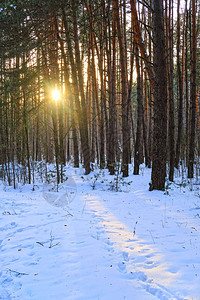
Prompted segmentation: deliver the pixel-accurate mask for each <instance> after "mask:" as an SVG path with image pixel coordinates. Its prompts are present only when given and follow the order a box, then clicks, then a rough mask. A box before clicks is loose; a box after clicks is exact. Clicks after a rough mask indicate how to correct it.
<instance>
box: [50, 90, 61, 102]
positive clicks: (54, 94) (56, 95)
mask: <svg viewBox="0 0 200 300" xmlns="http://www.w3.org/2000/svg"><path fill="white" fill-rule="evenodd" d="M52 98H53V100H54V101H56V102H57V101H58V100H59V99H60V92H59V91H58V90H57V89H55V90H53V91H52Z"/></svg>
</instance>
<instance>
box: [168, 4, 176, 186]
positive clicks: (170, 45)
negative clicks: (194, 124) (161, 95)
mask: <svg viewBox="0 0 200 300" xmlns="http://www.w3.org/2000/svg"><path fill="white" fill-rule="evenodd" d="M168 26H169V28H168V34H169V43H168V49H169V60H168V61H169V67H168V72H169V73H168V80H169V83H168V89H169V151H170V154H169V155H170V168H169V180H170V181H173V180H174V165H175V148H174V129H175V124H174V92H173V69H174V66H173V0H170V3H169V24H168Z"/></svg>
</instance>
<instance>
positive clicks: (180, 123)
mask: <svg viewBox="0 0 200 300" xmlns="http://www.w3.org/2000/svg"><path fill="white" fill-rule="evenodd" d="M179 8H180V0H178V5H177V75H178V95H179V97H178V137H177V142H176V161H175V166H176V168H178V167H179V160H180V151H181V144H182V132H183V80H182V72H181V62H180V12H179Z"/></svg>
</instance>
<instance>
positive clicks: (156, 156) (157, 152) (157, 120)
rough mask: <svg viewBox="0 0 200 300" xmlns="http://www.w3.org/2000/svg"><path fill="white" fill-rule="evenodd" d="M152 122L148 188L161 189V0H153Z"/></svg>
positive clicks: (163, 98)
mask: <svg viewBox="0 0 200 300" xmlns="http://www.w3.org/2000/svg"><path fill="white" fill-rule="evenodd" d="M153 41H154V46H153V48H154V74H155V81H154V83H155V86H154V124H153V162H152V175H151V179H152V183H151V185H150V190H153V189H156V190H163V189H164V188H165V176H166V138H167V136H166V135H167V90H166V76H165V72H166V66H165V63H166V61H165V59H166V58H165V34H164V22H163V8H162V0H153Z"/></svg>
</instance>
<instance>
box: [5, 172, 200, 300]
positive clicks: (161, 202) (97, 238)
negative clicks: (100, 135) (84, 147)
mask: <svg viewBox="0 0 200 300" xmlns="http://www.w3.org/2000/svg"><path fill="white" fill-rule="evenodd" d="M141 171H142V172H141V173H142V174H141V175H139V176H133V175H131V176H130V177H129V178H127V179H125V180H121V179H120V180H119V183H118V184H117V183H116V180H114V177H111V176H109V175H108V173H107V171H101V172H100V171H99V170H95V171H94V172H93V173H91V174H90V175H87V176H85V175H83V174H84V172H83V169H78V170H75V169H72V168H68V169H67V171H66V173H67V176H68V180H67V181H66V183H65V184H64V185H63V188H62V189H60V191H59V192H58V193H56V192H53V191H50V188H48V186H47V185H43V184H41V183H40V184H39V183H38V185H35V188H34V189H35V190H34V191H32V186H28V185H26V186H21V187H19V188H18V189H17V190H14V189H13V188H11V187H6V186H4V185H3V183H1V185H0V262H1V265H0V299H4V300H9V299H20V300H26V299H35V300H51V299H52V300H54V299H57V300H78V299H79V300H97V299H100V300H123V299H126V300H146V299H147V300H151V299H200V191H198V188H199V186H198V185H195V184H193V185H192V184H188V185H186V186H185V185H184V184H182V183H180V184H173V185H171V186H170V188H169V189H168V190H167V192H161V191H152V192H149V190H148V188H149V184H148V183H149V181H150V170H148V169H142V170H141ZM115 179H116V177H115ZM180 182H181V181H180ZM194 182H195V180H194ZM67 183H69V184H67ZM116 185H117V188H118V191H116Z"/></svg>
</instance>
